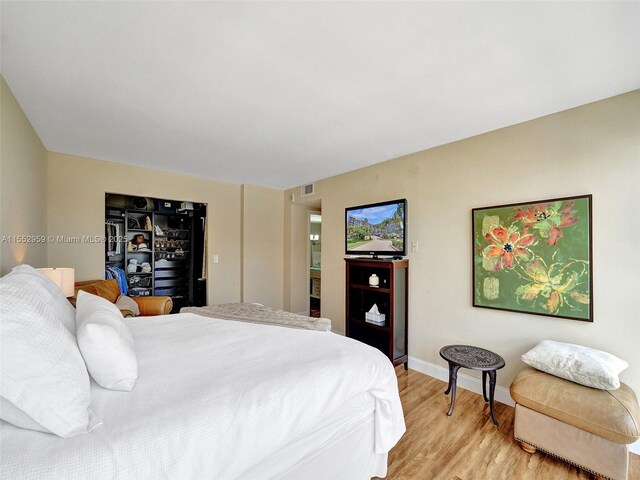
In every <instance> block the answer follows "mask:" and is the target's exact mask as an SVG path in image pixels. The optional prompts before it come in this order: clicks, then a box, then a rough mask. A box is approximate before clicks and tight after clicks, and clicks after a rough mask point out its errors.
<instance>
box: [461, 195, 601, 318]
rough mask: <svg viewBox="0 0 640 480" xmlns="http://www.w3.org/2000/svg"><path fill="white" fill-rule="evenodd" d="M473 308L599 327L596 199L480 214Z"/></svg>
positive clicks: (535, 204)
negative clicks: (593, 241) (594, 242)
mask: <svg viewBox="0 0 640 480" xmlns="http://www.w3.org/2000/svg"><path fill="white" fill-rule="evenodd" d="M472 217H473V305H474V306H475V307H484V308H496V309H501V310H510V311H514V312H524V313H532V314H536V315H548V316H552V317H559V318H569V319H573V320H582V321H587V322H592V321H593V301H592V298H593V292H592V285H593V278H592V268H591V195H583V196H579V197H566V198H557V199H552V200H543V201H538V202H529V203H518V204H511V205H500V206H495V207H486V208H474V209H473V211H472Z"/></svg>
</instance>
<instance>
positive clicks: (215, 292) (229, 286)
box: [47, 152, 282, 304]
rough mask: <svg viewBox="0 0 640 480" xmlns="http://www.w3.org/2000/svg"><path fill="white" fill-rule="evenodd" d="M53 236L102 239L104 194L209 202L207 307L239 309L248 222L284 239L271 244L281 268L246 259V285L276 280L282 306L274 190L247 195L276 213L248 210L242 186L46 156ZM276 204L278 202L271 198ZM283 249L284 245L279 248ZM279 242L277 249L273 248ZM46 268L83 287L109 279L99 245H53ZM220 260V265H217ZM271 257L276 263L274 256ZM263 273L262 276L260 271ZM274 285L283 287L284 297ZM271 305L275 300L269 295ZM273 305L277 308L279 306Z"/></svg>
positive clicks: (279, 216) (278, 218)
mask: <svg viewBox="0 0 640 480" xmlns="http://www.w3.org/2000/svg"><path fill="white" fill-rule="evenodd" d="M47 181H48V192H47V199H48V203H49V209H48V229H47V230H48V234H49V235H54V236H58V235H63V236H72V237H73V236H76V235H103V232H104V194H105V192H112V193H122V194H130V195H140V196H149V197H156V198H168V199H172V200H183V201H194V202H202V203H207V204H208V208H207V226H208V232H207V252H208V269H207V272H208V281H207V290H208V296H207V298H208V301H209V303H219V302H238V301H240V300H241V298H242V295H243V287H242V276H243V270H242V254H243V252H242V250H243V247H242V246H243V241H242V233H243V215H244V222H245V223H246V224H249V225H254V224H255V225H264V224H267V223H268V222H272V223H271V225H274V226H278V225H279V234H280V237H279V238H278V237H271V238H270V241H271V242H272V243H271V244H269V245H270V249H271V250H269V249H266V248H263V249H262V250H261V252H260V253H261V254H264V255H265V256H267V257H268V256H269V255H270V254H272V253H273V252H275V261H277V262H279V266H280V267H279V269H278V268H275V269H274V268H272V265H271V264H268V263H267V264H263V263H260V262H259V261H257V260H256V259H255V258H254V257H253V256H252V252H251V250H250V248H248V249H247V251H246V252H245V253H246V254H247V255H248V256H249V259H248V264H250V265H251V266H252V268H251V269H249V270H248V271H247V272H245V273H244V277H245V278H244V281H245V282H246V283H247V284H248V285H251V286H253V285H261V284H262V283H264V279H265V278H268V277H267V275H270V276H271V280H270V282H272V283H273V284H275V285H276V287H273V288H275V290H276V291H275V293H274V292H272V291H270V292H269V294H270V295H275V296H276V297H278V298H279V303H280V304H281V302H282V287H281V285H282V193H281V192H280V191H277V190H271V191H269V189H255V188H253V187H250V188H247V189H246V192H247V193H248V196H249V200H248V201H247V203H248V204H249V205H251V206H255V204H256V203H260V201H263V200H264V199H265V198H266V199H268V201H269V202H270V203H269V205H271V206H273V204H274V203H278V204H279V205H280V208H279V210H278V209H277V208H276V209H273V210H268V209H267V210H265V209H260V210H254V209H253V208H247V209H245V211H243V207H242V205H243V199H242V197H243V187H242V186H241V185H235V184H230V183H225V182H218V181H215V180H210V179H204V178H197V177H192V176H188V175H179V174H175V173H169V172H163V171H159V170H152V169H148V168H140V167H133V166H129V165H124V164H119V163H113V162H107V161H101V160H93V159H89V158H83V157H76V156H73V155H65V154H60V153H51V152H49V154H48V171H47ZM274 197H277V201H276V202H274V201H273V198H274ZM255 198H257V199H258V202H256V201H255ZM278 242H279V243H278ZM273 243H276V244H277V245H273ZM48 250H49V261H50V262H51V264H52V265H54V266H60V267H63V266H72V267H75V268H76V278H77V279H78V280H83V279H91V278H102V277H103V276H104V245H103V244H99V243H93V244H92V243H80V244H75V243H73V244H71V243H60V242H57V243H50V244H49V248H48ZM213 255H218V258H219V263H213ZM271 258H273V257H271ZM263 268H264V269H265V270H264V271H263V270H262V269H263ZM277 285H279V286H280V287H279V290H278V287H277ZM269 300H270V301H272V300H273V298H272V297H271V296H269ZM274 302H275V303H276V304H278V301H275V300H274Z"/></svg>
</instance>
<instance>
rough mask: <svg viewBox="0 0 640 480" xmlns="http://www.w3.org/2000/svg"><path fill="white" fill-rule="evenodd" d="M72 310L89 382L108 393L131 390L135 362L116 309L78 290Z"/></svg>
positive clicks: (120, 317) (130, 338) (134, 373)
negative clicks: (88, 374) (74, 311)
mask: <svg viewBox="0 0 640 480" xmlns="http://www.w3.org/2000/svg"><path fill="white" fill-rule="evenodd" d="M76 310H77V314H76V329H77V334H76V335H77V337H78V345H79V346H80V352H82V356H83V357H84V361H85V362H86V364H87V369H88V370H89V373H90V374H91V376H92V377H93V379H94V380H95V381H96V382H98V384H99V385H100V386H102V387H104V388H108V389H109V390H123V391H126V392H129V391H131V390H132V389H133V386H134V385H135V383H136V380H137V379H138V360H137V358H136V352H135V344H134V342H133V337H132V336H131V332H130V331H129V328H128V327H127V326H126V325H125V324H124V322H123V319H122V314H121V313H120V310H118V307H116V306H115V305H114V304H113V303H111V302H110V301H109V300H106V299H104V298H102V297H98V296H96V295H92V294H90V293H87V292H83V291H80V292H78V301H77V302H76Z"/></svg>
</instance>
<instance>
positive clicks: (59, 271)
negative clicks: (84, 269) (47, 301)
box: [38, 268, 76, 297]
mask: <svg viewBox="0 0 640 480" xmlns="http://www.w3.org/2000/svg"><path fill="white" fill-rule="evenodd" d="M38 271H39V272H41V273H43V274H44V275H45V276H47V277H49V278H50V279H51V280H52V281H53V283H55V284H56V285H57V286H58V287H60V290H62V293H64V296H65V297H73V295H74V293H75V291H74V282H75V276H76V271H75V269H74V268H38Z"/></svg>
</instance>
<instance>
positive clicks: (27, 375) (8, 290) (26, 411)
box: [0, 267, 93, 437]
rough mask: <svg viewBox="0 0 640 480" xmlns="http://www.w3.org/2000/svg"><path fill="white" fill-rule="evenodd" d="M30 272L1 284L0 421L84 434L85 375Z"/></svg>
mask: <svg viewBox="0 0 640 480" xmlns="http://www.w3.org/2000/svg"><path fill="white" fill-rule="evenodd" d="M33 272H35V270H34V269H32V268H31V267H26V268H25V267H19V268H16V269H14V270H13V271H12V272H11V273H9V274H8V275H6V276H4V277H3V278H2V279H0V342H1V343H2V349H1V354H0V362H1V364H0V365H1V368H2V370H1V371H0V374H1V377H2V378H1V381H0V396H1V397H2V400H1V401H0V406H1V409H0V418H2V419H3V420H5V421H7V422H9V423H13V424H14V425H16V426H18V427H22V428H29V429H33V430H40V431H48V432H52V433H55V434H56V435H59V436H61V437H70V436H73V435H77V434H79V433H85V432H87V431H89V430H90V429H91V428H92V426H93V424H92V425H90V411H89V405H90V403H91V395H90V391H89V375H88V373H87V369H86V366H85V364H84V361H83V360H82V356H81V355H80V351H79V350H78V346H77V344H76V340H75V337H74V336H73V335H72V334H71V333H70V332H69V331H68V330H67V329H66V328H65V327H64V326H63V324H62V322H61V321H60V318H59V315H60V308H59V307H60V305H59V303H58V302H56V301H54V300H52V298H54V297H55V295H51V292H50V291H49V289H48V288H47V287H46V286H45V283H43V282H42V281H41V280H40V279H39V278H38V277H40V276H42V277H44V276H43V275H41V274H38V273H37V272H36V273H35V274H34V273H33ZM45 278H46V277H45ZM54 286H55V284H54ZM56 288H57V287H56ZM60 295H62V292H61V293H60ZM63 298H64V297H63ZM64 301H65V302H66V301H67V300H66V299H64Z"/></svg>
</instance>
